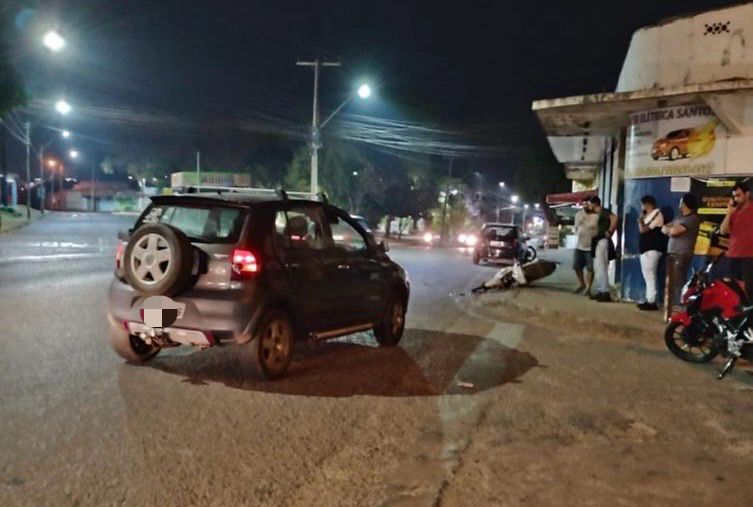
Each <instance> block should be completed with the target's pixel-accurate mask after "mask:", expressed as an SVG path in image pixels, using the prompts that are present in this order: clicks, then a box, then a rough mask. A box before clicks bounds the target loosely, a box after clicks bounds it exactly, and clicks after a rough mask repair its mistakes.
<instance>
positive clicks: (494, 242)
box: [489, 241, 505, 247]
mask: <svg viewBox="0 0 753 507" xmlns="http://www.w3.org/2000/svg"><path fill="white" fill-rule="evenodd" d="M489 245H491V246H496V247H500V246H505V242H504V241H491V242H490V243H489Z"/></svg>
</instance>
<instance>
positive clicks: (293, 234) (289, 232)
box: [275, 208, 327, 250]
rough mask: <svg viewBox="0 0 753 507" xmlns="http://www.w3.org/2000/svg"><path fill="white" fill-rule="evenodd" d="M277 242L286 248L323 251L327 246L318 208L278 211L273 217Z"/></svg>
mask: <svg viewBox="0 0 753 507" xmlns="http://www.w3.org/2000/svg"><path fill="white" fill-rule="evenodd" d="M275 233H276V236H277V241H278V243H279V244H281V245H282V246H284V247H287V248H310V249H314V250H323V249H324V248H326V246H327V238H325V236H324V228H323V227H322V219H321V212H320V210H319V209H318V208H294V209H290V210H288V211H278V212H277V216H276V217H275Z"/></svg>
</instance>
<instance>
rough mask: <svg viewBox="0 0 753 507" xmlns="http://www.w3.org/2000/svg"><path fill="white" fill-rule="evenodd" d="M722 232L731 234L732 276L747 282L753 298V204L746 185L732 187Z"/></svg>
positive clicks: (749, 295) (728, 255)
mask: <svg viewBox="0 0 753 507" xmlns="http://www.w3.org/2000/svg"><path fill="white" fill-rule="evenodd" d="M720 231H721V233H722V234H729V249H728V250H727V257H729V259H730V267H731V268H732V276H733V277H735V278H736V279H738V280H742V281H743V282H745V292H747V294H748V298H753V202H751V200H750V189H749V188H748V186H747V185H746V184H745V183H737V184H736V185H735V186H734V187H732V199H730V202H729V205H728V206H727V216H726V217H724V221H723V222H722V225H721V227H720Z"/></svg>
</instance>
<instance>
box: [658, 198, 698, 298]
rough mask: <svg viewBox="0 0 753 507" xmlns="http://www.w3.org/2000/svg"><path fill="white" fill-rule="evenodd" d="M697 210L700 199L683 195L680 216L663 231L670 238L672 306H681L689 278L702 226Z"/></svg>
mask: <svg viewBox="0 0 753 507" xmlns="http://www.w3.org/2000/svg"><path fill="white" fill-rule="evenodd" d="M697 209H698V198H696V196H695V195H693V194H685V195H683V196H682V200H681V201H680V216H679V217H677V218H676V219H675V220H673V221H672V223H671V224H667V225H665V226H664V227H662V229H661V230H662V232H663V233H664V234H666V235H667V236H669V245H668V247H667V252H668V253H669V261H668V264H667V273H668V275H669V284H668V287H667V289H668V290H669V294H670V295H671V298H672V299H671V300H670V301H669V304H670V305H671V306H677V305H679V304H680V297H681V296H682V287H683V285H685V281H686V280H687V278H688V268H689V267H690V263H691V262H692V260H693V251H694V250H695V242H696V239H697V237H698V229H699V228H700V226H701V219H700V218H698V214H697V213H696V210H697Z"/></svg>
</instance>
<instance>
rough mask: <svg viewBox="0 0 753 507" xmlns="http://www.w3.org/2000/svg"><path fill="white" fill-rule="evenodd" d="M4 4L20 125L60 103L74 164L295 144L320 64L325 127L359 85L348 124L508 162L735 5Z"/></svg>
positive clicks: (250, 0)
mask: <svg viewBox="0 0 753 507" xmlns="http://www.w3.org/2000/svg"><path fill="white" fill-rule="evenodd" d="M2 3H3V4H4V6H5V7H4V11H3V15H4V16H13V18H14V26H15V33H13V34H12V37H11V39H12V41H13V43H14V46H13V47H14V51H13V56H14V58H15V60H16V62H17V64H18V66H19V67H20V70H21V73H22V77H23V79H24V81H25V84H26V87H27V89H28V90H29V93H30V96H31V98H32V103H31V105H30V107H29V108H28V109H27V111H26V113H27V114H32V115H36V116H37V118H38V121H39V122H40V123H43V122H45V121H49V122H55V121H58V120H57V119H56V118H54V115H53V117H52V118H43V117H41V116H39V115H40V114H42V112H44V111H45V110H44V108H45V104H49V103H50V102H51V100H52V99H53V97H57V96H60V95H65V96H66V97H67V98H68V100H69V101H70V102H71V103H73V104H74V106H75V107H76V108H77V109H76V114H74V115H72V116H71V117H70V119H68V120H66V121H67V126H70V127H71V129H72V130H75V131H76V132H79V133H80V134H81V136H88V137H89V138H90V139H88V140H85V139H84V140H83V142H84V144H83V145H82V146H81V150H85V151H88V152H90V153H92V154H96V156H97V157H102V156H104V155H105V154H107V152H108V150H111V149H112V147H113V146H117V145H118V144H119V143H123V142H126V140H128V139H132V138H135V139H138V138H139V137H138V136H142V137H143V136H148V137H149V138H151V139H159V140H161V142H165V143H173V144H181V143H182V144H185V145H186V146H188V145H191V144H192V143H193V144H196V143H203V144H204V146H205V148H204V149H206V150H207V152H208V153H209V155H208V156H210V157H211V156H212V152H213V151H214V152H215V153H216V154H217V156H218V157H219V156H220V154H219V152H221V151H223V150H228V149H230V150H232V149H234V148H233V147H228V146H222V145H221V143H219V142H215V143H214V144H213V142H212V141H207V139H204V140H202V139H201V138H202V135H203V134H206V133H207V131H210V130H213V131H221V130H224V131H227V133H228V135H229V137H234V136H235V137H238V136H239V137H241V138H243V136H247V138H248V139H249V140H252V139H254V136H255V135H256V134H258V133H268V134H273V135H275V136H283V137H286V138H288V139H291V142H303V141H302V137H301V136H302V135H304V134H305V132H306V128H307V127H306V124H307V123H308V122H310V115H311V93H312V73H311V71H310V69H305V68H299V67H296V66H295V61H296V59H299V58H300V59H313V58H315V57H325V58H334V59H340V60H341V61H342V63H343V67H342V68H340V69H327V70H325V71H324V75H323V79H322V83H321V100H322V115H323V116H326V114H327V113H328V112H329V111H331V110H332V109H333V108H334V107H336V106H337V104H338V103H339V102H340V101H341V100H342V99H343V98H344V97H345V96H346V95H347V93H348V91H349V89H351V88H350V87H351V86H353V85H354V84H355V83H356V82H358V81H359V80H360V79H362V78H366V79H369V80H370V81H371V82H373V83H377V89H378V93H377V96H376V97H375V98H374V100H371V101H369V102H368V103H353V104H352V105H351V106H349V107H348V109H347V110H346V112H347V113H349V114H363V115H374V116H380V117H386V118H394V119H397V120H400V121H406V122H411V123H412V124H416V125H431V126H434V127H438V128H439V127H441V128H442V129H446V130H448V131H450V130H451V131H453V132H459V133H461V134H465V133H467V137H462V136H461V137H453V138H452V140H453V142H461V141H460V140H461V139H462V141H463V142H468V143H471V144H472V143H479V144H483V145H484V146H493V147H497V148H500V149H501V150H502V151H504V150H505V149H507V148H509V147H514V146H520V145H530V146H541V145H542V144H541V140H542V139H543V135H542V134H541V132H540V130H539V129H538V127H537V125H536V122H535V119H534V118H533V115H532V114H531V113H530V103H531V101H532V100H533V99H536V98H546V97H557V96H565V95H575V94H584V93H592V92H599V91H611V90H613V89H614V87H615V85H616V82H617V77H618V75H619V70H620V67H621V64H622V60H623V57H624V55H625V53H626V51H627V47H628V44H629V41H630V36H631V34H632V32H633V31H634V30H636V29H637V28H639V27H641V26H644V25H648V24H653V23H656V22H657V21H659V20H661V19H662V18H665V17H668V16H675V15H680V14H684V13H688V12H692V11H698V10H705V9H709V8H713V7H717V6H723V5H730V4H732V3H733V2H729V1H704V2H701V1H696V0H682V1H674V0H673V1H668V0H662V1H661V2H656V1H642V0H641V1H633V2H598V3H597V2H562V1H557V2H535V1H529V2H503V1H500V0H497V1H480V0H469V1H465V2H424V1H410V0H403V1H371V2H362V1H355V0H351V1H307V2H284V1H255V0H244V1H229V0H226V1H221V0H214V1H193V0H183V1H178V0H152V1H140V0H136V1H127V0H125V1H124V0H118V1H113V0H104V1H100V0H95V1H47V2H44V1H42V2H38V4H37V5H38V7H37V8H35V9H30V10H25V11H20V10H19V6H18V4H17V3H16V2H13V1H11V0H4V2H2ZM29 3H31V4H32V5H34V3H33V2H29ZM19 13H20V14H19ZM51 24H52V25H57V26H58V27H59V28H60V30H61V32H63V34H64V35H65V36H66V37H67V38H68V40H69V46H68V48H67V51H66V52H65V54H60V55H51V54H48V53H46V52H45V51H44V50H42V49H40V48H39V45H38V44H37V40H38V37H39V33H40V31H41V30H42V29H43V28H44V27H47V26H50V25H51ZM342 118H343V119H346V120H347V118H348V115H347V114H346V115H345V116H343V117H342ZM216 133H217V132H214V134H216ZM134 136H136V137H134ZM487 165H490V166H494V165H495V164H494V162H493V161H489V162H487ZM490 170H492V171H499V170H501V169H495V168H494V167H491V168H490Z"/></svg>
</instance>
